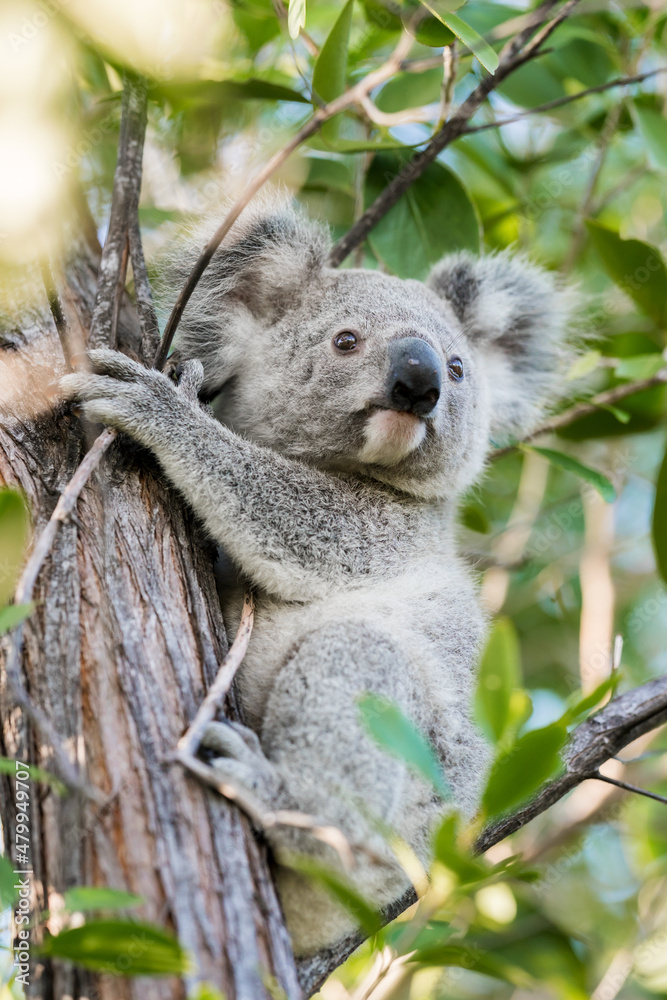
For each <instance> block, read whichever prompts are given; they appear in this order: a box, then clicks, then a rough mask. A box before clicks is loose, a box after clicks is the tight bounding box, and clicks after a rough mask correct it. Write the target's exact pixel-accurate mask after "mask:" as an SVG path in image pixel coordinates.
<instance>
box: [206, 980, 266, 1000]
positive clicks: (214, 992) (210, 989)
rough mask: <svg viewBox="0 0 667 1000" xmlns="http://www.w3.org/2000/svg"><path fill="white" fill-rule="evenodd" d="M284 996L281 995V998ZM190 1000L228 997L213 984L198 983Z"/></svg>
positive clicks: (210, 999) (212, 999) (213, 999)
mask: <svg viewBox="0 0 667 1000" xmlns="http://www.w3.org/2000/svg"><path fill="white" fill-rule="evenodd" d="M267 995H268V994H267ZM283 995H284V994H282V993H281V994H280V996H281V997H282V996H283ZM188 1000H226V997H225V994H224V993H221V992H220V990H218V989H216V987H215V986H213V985H211V983H197V985H196V986H195V987H194V989H193V990H192V991H191V992H190V993H188Z"/></svg>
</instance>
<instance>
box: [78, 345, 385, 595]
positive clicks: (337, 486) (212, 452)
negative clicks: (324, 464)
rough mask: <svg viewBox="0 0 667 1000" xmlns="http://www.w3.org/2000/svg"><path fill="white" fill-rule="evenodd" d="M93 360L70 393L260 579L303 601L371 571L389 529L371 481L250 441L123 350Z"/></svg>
mask: <svg viewBox="0 0 667 1000" xmlns="http://www.w3.org/2000/svg"><path fill="white" fill-rule="evenodd" d="M90 360H91V365H92V368H93V372H94V374H84V373H77V374H73V375H67V376H65V377H64V378H63V380H62V387H63V390H64V392H65V394H66V395H67V396H68V397H69V398H76V399H78V400H80V401H81V403H82V404H83V410H84V412H85V414H86V417H87V418H88V419H90V420H92V421H96V422H100V423H105V424H110V425H111V426H112V427H116V428H118V430H121V431H124V432H125V433H126V434H129V435H130V436H131V437H132V438H134V440H135V441H138V442H139V443H140V444H142V445H144V446H145V447H146V448H149V449H150V450H151V451H152V452H153V454H154V455H155V456H156V458H157V459H158V461H159V462H160V465H161V466H162V468H163V469H164V471H165V473H166V475H167V476H168V478H169V479H170V480H171V482H172V483H173V484H174V486H176V487H177V488H178V489H179V490H180V492H181V493H182V494H183V496H184V497H185V498H186V500H187V501H188V503H189V504H190V505H191V506H192V508H193V509H194V510H195V512H196V513H197V515H198V516H199V517H200V518H201V520H202V521H203V522H204V524H205V525H206V527H207V529H208V530H209V532H210V533H211V535H212V536H213V537H214V538H215V539H216V540H217V541H219V542H220V543H221V544H222V545H223V546H224V548H225V550H226V551H227V552H228V554H229V555H230V556H231V557H232V559H234V561H235V562H236V563H237V564H238V565H239V567H240V568H241V570H242V571H243V572H244V573H245V574H246V575H247V576H248V577H249V578H250V579H251V580H252V581H253V582H255V583H257V584H258V585H259V586H261V587H263V588H264V589H266V590H268V591H269V592H271V593H274V594H278V595H279V596H281V597H282V598H283V599H287V600H300V599H303V598H304V597H312V596H313V594H314V593H316V592H317V589H319V588H322V589H326V585H327V583H329V582H335V581H337V580H344V579H351V578H353V577H355V576H358V575H363V574H365V573H366V572H368V561H369V559H371V558H373V552H377V542H378V541H379V538H378V530H380V533H381V527H380V529H379V528H378V514H379V511H378V505H377V503H373V504H369V502H368V499H367V498H365V497H364V495H363V493H364V490H363V487H361V488H359V487H357V488H355V487H354V486H352V485H351V484H349V483H348V482H347V481H344V480H340V479H337V478H336V477H334V476H328V475H326V474H325V473H322V472H319V471H318V470H314V469H311V468H309V467H308V466H306V465H303V464H302V463H299V462H295V461H291V460H289V459H287V458H284V457H282V456H280V455H277V454H276V453H275V452H273V451H271V450H270V449H267V448H263V447H260V446H259V445H256V444H254V443H252V442H250V441H246V440H244V439H243V438H241V437H239V436H238V435H236V434H234V433H233V432H232V431H230V430H229V429H228V428H226V427H224V426H222V425H221V424H219V423H218V422H217V421H216V420H215V419H214V418H213V417H211V416H210V415H209V414H208V413H207V412H206V411H205V410H204V409H203V408H202V407H201V406H200V405H199V403H197V402H195V401H193V400H191V399H189V398H188V397H187V396H186V395H185V394H184V393H183V392H181V391H179V390H178V389H177V388H176V386H175V385H174V383H173V382H171V381H170V380H169V379H168V378H166V376H164V375H162V374H161V373H160V372H157V371H154V370H149V369H146V368H143V367H142V366H141V365H139V364H137V363H136V362H134V361H131V360H130V359H129V358H127V357H125V355H123V354H119V353H117V352H115V351H104V350H103V351H93V352H91V355H90ZM379 521H380V522H381V521H382V517H381V515H380V518H379ZM398 527H399V526H398V525H396V526H395V527H394V530H397V528H398Z"/></svg>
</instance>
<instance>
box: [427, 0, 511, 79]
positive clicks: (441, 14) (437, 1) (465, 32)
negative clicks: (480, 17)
mask: <svg viewBox="0 0 667 1000" xmlns="http://www.w3.org/2000/svg"><path fill="white" fill-rule="evenodd" d="M421 2H422V4H423V5H424V7H426V9H427V10H428V11H429V12H430V13H431V14H433V16H434V17H437V19H438V20H439V21H442V23H443V24H444V25H445V27H447V28H449V30H450V31H453V32H454V34H455V35H456V37H457V38H460V39H461V41H462V42H463V44H464V45H467V46H468V48H469V49H470V51H471V52H472V53H473V54H474V55H475V56H477V58H478V59H479V61H480V62H481V64H482V66H483V67H484V69H486V70H488V71H489V73H495V71H496V70H497V69H498V63H499V59H498V56H497V54H496V53H495V52H494V51H493V49H492V48H491V46H490V45H489V43H488V42H486V41H485V40H484V39H483V38H482V36H481V35H479V34H478V33H477V32H476V31H475V29H474V28H471V27H470V25H469V24H466V22H465V21H462V20H461V18H460V17H458V15H457V14H452V13H450V12H447V11H443V10H442V7H443V6H446V5H445V4H442V3H441V0H421Z"/></svg>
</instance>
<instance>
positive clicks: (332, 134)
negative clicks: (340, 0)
mask: <svg viewBox="0 0 667 1000" xmlns="http://www.w3.org/2000/svg"><path fill="white" fill-rule="evenodd" d="M353 4H354V0H347V3H346V4H345V6H344V7H343V9H342V11H341V12H340V14H339V16H338V18H337V20H336V23H335V24H334V26H333V28H332V29H331V31H330V32H329V35H328V37H327V40H326V42H325V43H324V45H323V46H322V50H321V52H320V54H319V56H318V57H317V62H316V63H315V70H314V72H313V90H314V92H315V94H316V95H317V96H318V97H319V98H320V99H321V100H322V101H324V102H325V103H327V104H328V103H329V102H330V101H332V100H333V99H334V98H336V97H339V96H340V95H341V94H342V93H343V91H344V90H345V83H346V79H347V50H348V44H349V39H350V25H351V24H352V7H353ZM339 129H340V116H338V115H337V116H336V117H335V118H332V119H329V121H326V122H324V124H323V125H322V128H321V130H320V131H321V133H322V136H323V137H324V138H325V139H328V140H332V139H336V138H337V137H338V132H339Z"/></svg>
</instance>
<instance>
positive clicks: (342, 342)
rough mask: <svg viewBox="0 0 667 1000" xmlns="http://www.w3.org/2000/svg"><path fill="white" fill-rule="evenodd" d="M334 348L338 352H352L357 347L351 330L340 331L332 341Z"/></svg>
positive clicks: (354, 335) (355, 336)
mask: <svg viewBox="0 0 667 1000" xmlns="http://www.w3.org/2000/svg"><path fill="white" fill-rule="evenodd" d="M333 342H334V347H335V348H336V350H338V351H353V350H354V349H355V347H356V346H357V335H356V333H353V332H352V330H341V332H340V333H337V334H336V336H335V337H334V339H333Z"/></svg>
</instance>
